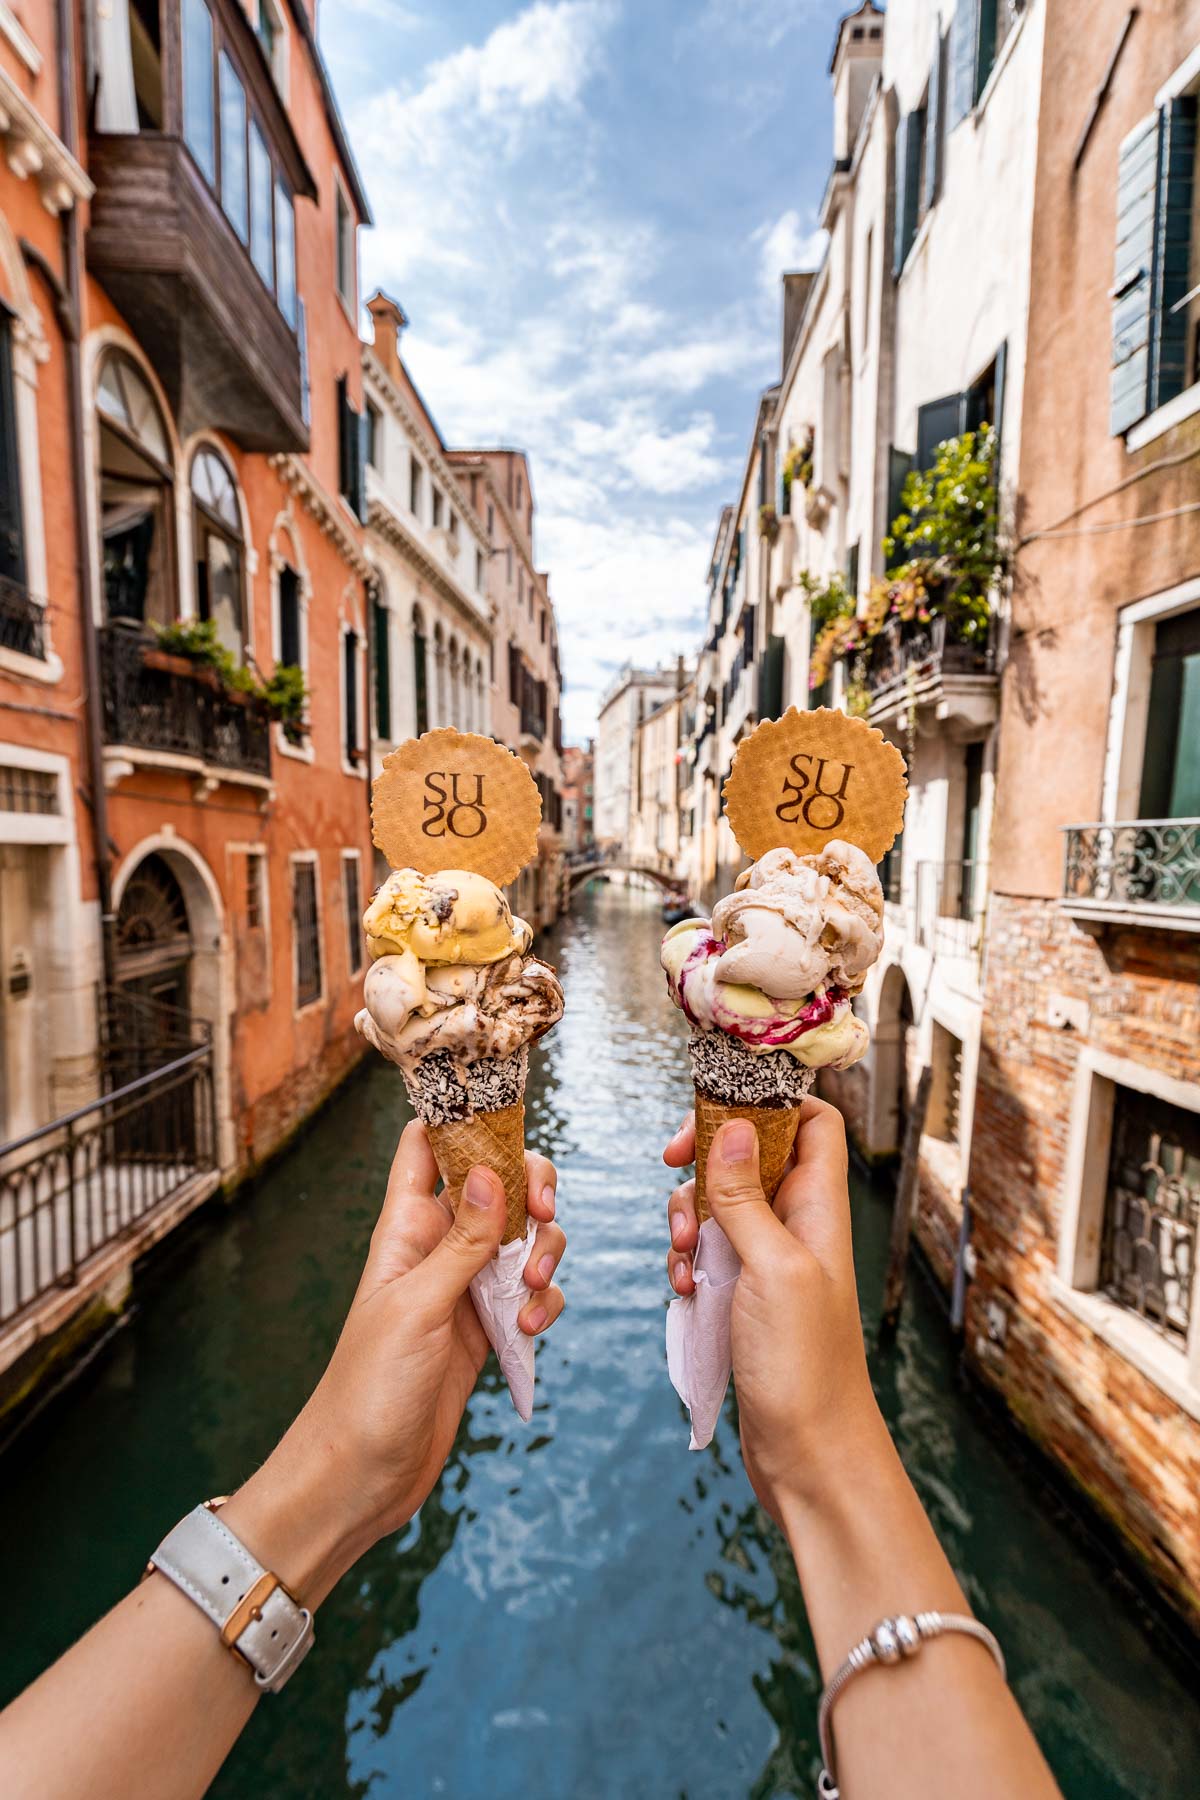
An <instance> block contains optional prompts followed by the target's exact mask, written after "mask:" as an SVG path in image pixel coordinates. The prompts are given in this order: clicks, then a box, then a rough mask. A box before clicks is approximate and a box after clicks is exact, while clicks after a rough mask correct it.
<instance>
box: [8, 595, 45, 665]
mask: <svg viewBox="0 0 1200 1800" xmlns="http://www.w3.org/2000/svg"><path fill="white" fill-rule="evenodd" d="M45 622H46V609H45V607H44V606H39V605H38V603H37V601H36V600H35V599H33V597H32V596H31V595H30V594H29V593H28V591H27V590H26V588H25V586H24V584H23V583H22V582H19V581H11V580H10V579H9V578H8V577H7V576H4V575H0V650H11V651H13V652H14V653H15V654H16V655H17V656H32V657H34V658H35V659H36V660H37V661H38V662H45V660H46V636H45Z"/></svg>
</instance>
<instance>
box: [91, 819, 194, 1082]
mask: <svg viewBox="0 0 1200 1800" xmlns="http://www.w3.org/2000/svg"><path fill="white" fill-rule="evenodd" d="M116 939H117V942H116V962H115V968H114V971H113V973H114V976H115V988H114V991H113V992H112V993H111V994H110V995H108V996H107V1005H106V1006H105V1008H104V1011H103V1026H102V1037H103V1040H104V1043H103V1049H104V1066H105V1075H106V1077H107V1085H108V1087H109V1088H115V1087H122V1086H123V1085H124V1084H125V1083H126V1082H127V1081H133V1080H135V1079H136V1078H137V1077H138V1076H139V1075H147V1074H149V1073H150V1072H151V1070H153V1069H156V1068H160V1067H161V1066H162V1064H163V1063H164V1062H167V1061H169V1060H170V1057H171V1055H172V1053H175V1052H178V1051H180V1050H182V1049H184V1048H190V1046H191V1044H192V1043H193V1041H194V1040H195V1033H194V1029H193V1023H192V1002H191V962H192V934H191V929H190V927H189V924H188V910H187V901H186V900H185V898H184V893H183V888H182V887H181V886H180V883H179V881H178V879H177V877H176V875H175V873H174V871H173V870H172V868H171V866H170V864H169V863H168V862H167V860H166V858H165V857H163V856H160V855H159V854H157V852H153V853H151V855H149V856H146V857H143V859H142V861H141V862H140V863H138V865H137V867H136V868H135V869H134V870H133V871H132V873H131V874H130V876H129V879H128V880H127V882H126V883H125V887H124V890H123V892H122V894H121V903H120V906H119V908H118V910H117V931H116Z"/></svg>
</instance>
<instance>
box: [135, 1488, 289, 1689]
mask: <svg viewBox="0 0 1200 1800" xmlns="http://www.w3.org/2000/svg"><path fill="white" fill-rule="evenodd" d="M150 1563H151V1567H152V1568H155V1569H157V1570H158V1571H159V1573H160V1574H162V1575H165V1576H166V1577H167V1579H168V1581H173V1582H174V1583H175V1586H176V1587H177V1588H179V1589H180V1591H181V1592H182V1593H185V1594H186V1595H187V1596H188V1599H189V1600H192V1601H194V1602H195V1604H196V1605H197V1606H198V1607H199V1608H200V1610H201V1612H203V1613H207V1615H208V1617H209V1618H210V1619H211V1620H212V1622H213V1624H214V1625H215V1626H216V1628H217V1630H218V1631H219V1632H220V1633H221V1636H222V1638H223V1640H224V1642H225V1643H226V1644H228V1645H229V1647H230V1649H232V1650H236V1651H237V1653H238V1655H239V1656H241V1657H243V1658H244V1659H245V1661H246V1662H248V1663H249V1665H250V1667H251V1668H252V1669H253V1671H254V1679H255V1681H256V1682H257V1683H258V1686H259V1687H260V1688H265V1689H266V1690H267V1691H268V1692H269V1693H272V1694H277V1693H278V1692H279V1690H280V1688H281V1687H282V1686H283V1684H284V1682H285V1681H286V1680H287V1679H288V1677H289V1675H291V1674H293V1673H294V1671H295V1670H296V1669H298V1668H299V1666H300V1664H301V1663H302V1662H303V1661H304V1658H305V1657H306V1656H307V1654H308V1652H309V1651H310V1650H311V1649H312V1646H313V1641H314V1636H315V1634H314V1632H313V1622H312V1614H311V1613H310V1612H309V1611H308V1609H307V1607H303V1606H300V1605H298V1604H297V1602H296V1601H295V1600H293V1598H292V1596H291V1595H290V1594H289V1593H288V1591H287V1589H286V1588H285V1587H284V1586H282V1584H281V1583H280V1581H279V1578H278V1576H276V1575H271V1574H268V1572H267V1571H266V1570H265V1569H264V1568H263V1567H262V1565H261V1564H260V1563H257V1562H256V1561H255V1560H254V1558H253V1557H252V1556H251V1554H250V1552H249V1551H248V1550H247V1548H246V1546H245V1545H244V1544H242V1543H240V1542H239V1541H238V1539H237V1538H235V1537H234V1535H233V1533H232V1531H230V1530H229V1528H228V1526H226V1525H223V1524H222V1523H221V1521H220V1519H219V1518H218V1517H217V1515H216V1513H214V1512H210V1511H209V1509H208V1508H207V1507H206V1506H198V1507H197V1508H196V1509H195V1511H194V1512H190V1513H189V1514H188V1515H187V1517H186V1518H185V1519H181V1520H180V1521H179V1523H178V1525H176V1527H175V1529H174V1531H171V1532H168V1534H167V1536H166V1537H165V1538H164V1539H163V1541H162V1543H161V1544H160V1545H159V1546H158V1549H157V1550H156V1551H155V1552H154V1555H153V1556H152V1557H151V1558H150Z"/></svg>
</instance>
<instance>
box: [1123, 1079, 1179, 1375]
mask: <svg viewBox="0 0 1200 1800" xmlns="http://www.w3.org/2000/svg"><path fill="white" fill-rule="evenodd" d="M1198 1235H1200V1116H1198V1115H1197V1114H1195V1113H1190V1112H1187V1111H1185V1110H1184V1109H1183V1108H1182V1107H1178V1106H1169V1105H1168V1104H1167V1103H1166V1102H1165V1101H1163V1100H1158V1099H1155V1098H1154V1097H1153V1096H1152V1095H1147V1094H1139V1093H1135V1092H1134V1091H1133V1089H1131V1088H1122V1087H1118V1088H1117V1091H1116V1098H1115V1103H1114V1108H1113V1133H1112V1152H1111V1156H1110V1160H1109V1170H1108V1198H1107V1204H1106V1207H1105V1215H1104V1237H1103V1243H1102V1246H1101V1254H1100V1287H1101V1289H1102V1291H1103V1292H1104V1293H1105V1294H1106V1295H1107V1296H1108V1298H1109V1299H1110V1300H1115V1301H1116V1303H1117V1304H1118V1305H1119V1306H1123V1307H1125V1308H1126V1309H1127V1310H1128V1311H1130V1312H1133V1313H1136V1314H1138V1316H1139V1317H1140V1318H1143V1319H1146V1320H1147V1321H1148V1322H1149V1323H1150V1324H1152V1325H1153V1326H1155V1327H1156V1329H1157V1330H1159V1331H1160V1332H1161V1333H1162V1334H1163V1336H1164V1337H1166V1338H1167V1339H1169V1340H1170V1341H1172V1342H1175V1343H1181V1342H1186V1339H1187V1332H1188V1322H1189V1319H1190V1316H1191V1310H1192V1284H1193V1279H1194V1276H1195V1262H1196V1240H1197V1236H1198Z"/></svg>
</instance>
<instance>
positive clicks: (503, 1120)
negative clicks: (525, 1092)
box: [425, 1100, 528, 1244]
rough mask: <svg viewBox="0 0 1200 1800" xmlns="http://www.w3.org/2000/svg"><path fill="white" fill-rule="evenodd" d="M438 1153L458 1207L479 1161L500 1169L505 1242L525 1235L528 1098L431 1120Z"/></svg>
mask: <svg viewBox="0 0 1200 1800" xmlns="http://www.w3.org/2000/svg"><path fill="white" fill-rule="evenodd" d="M425 1129H426V1131H427V1132H428V1133H429V1142H430V1143H431V1144H432V1145H433V1154H434V1155H435V1156H436V1157H437V1165H438V1168H439V1169H440V1170H441V1174H442V1180H443V1181H444V1182H445V1184H446V1197H447V1199H448V1200H449V1202H450V1204H451V1206H452V1207H453V1208H454V1210H455V1211H456V1212H457V1211H458V1202H459V1197H460V1195H461V1193H462V1184H463V1182H464V1181H465V1180H466V1178H467V1173H468V1171H469V1170H471V1169H473V1168H474V1167H475V1165H476V1163H483V1164H484V1166H485V1167H486V1168H489V1169H493V1170H495V1172H496V1174H497V1175H498V1176H499V1177H500V1179H501V1181H502V1182H503V1183H504V1198H505V1200H506V1201H507V1203H508V1221H507V1223H506V1225H505V1227H504V1236H503V1237H502V1238H501V1240H500V1242H501V1243H502V1244H511V1243H512V1241H513V1239H514V1238H520V1237H524V1236H525V1228H526V1223H527V1216H528V1215H527V1213H526V1210H525V1194H526V1184H525V1102H524V1101H523V1100H518V1101H516V1102H515V1103H514V1104H513V1105H512V1106H502V1107H501V1108H500V1109H499V1111H497V1112H477V1113H473V1114H472V1116H471V1117H470V1118H469V1119H454V1120H451V1121H450V1123H449V1124H446V1125H426V1127H425Z"/></svg>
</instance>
